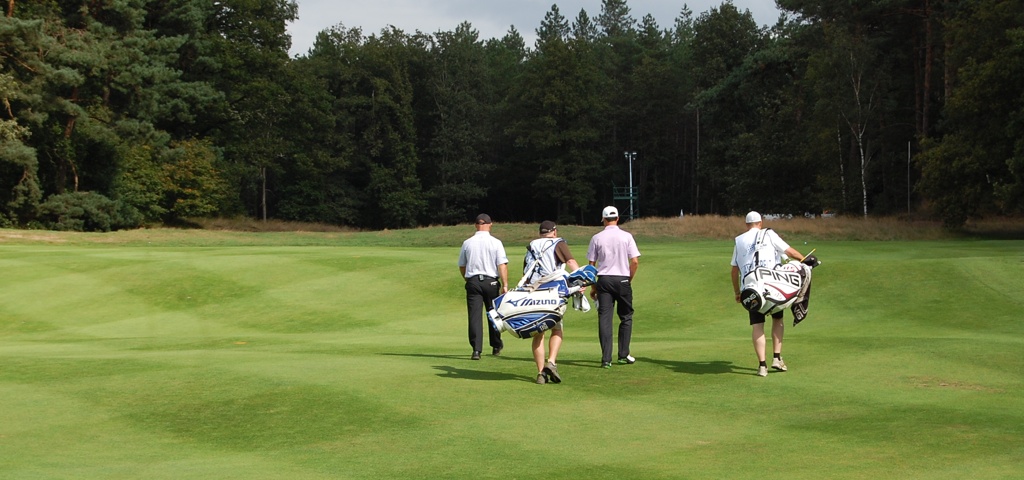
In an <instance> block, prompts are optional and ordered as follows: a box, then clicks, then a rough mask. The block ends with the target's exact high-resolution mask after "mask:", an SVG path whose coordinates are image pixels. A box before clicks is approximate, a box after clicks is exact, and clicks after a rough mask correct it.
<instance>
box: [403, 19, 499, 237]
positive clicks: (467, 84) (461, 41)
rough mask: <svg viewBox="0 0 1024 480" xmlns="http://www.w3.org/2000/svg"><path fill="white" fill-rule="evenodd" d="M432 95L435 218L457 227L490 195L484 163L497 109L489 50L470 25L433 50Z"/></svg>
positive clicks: (428, 156)
mask: <svg viewBox="0 0 1024 480" xmlns="http://www.w3.org/2000/svg"><path fill="white" fill-rule="evenodd" d="M430 51H431V53H432V54H433V58H432V59H431V63H432V64H433V65H434V67H435V70H434V71H433V72H432V74H431V75H430V78H431V82H430V84H429V92H430V96H431V99H432V100H433V108H431V109H429V110H428V112H430V117H431V122H430V124H429V126H428V128H429V129H430V130H429V132H430V134H429V139H430V142H429V143H428V144H427V146H426V148H425V151H424V153H423V155H421V157H422V158H423V160H424V161H423V162H422V163H421V167H420V168H421V171H423V174H422V177H423V179H424V186H425V188H426V191H425V195H426V197H427V199H428V200H429V202H430V211H431V212H432V214H431V218H429V220H428V221H439V222H442V223H446V224H455V223H459V222H463V221H465V220H466V219H467V218H469V217H470V216H472V211H473V210H474V209H475V208H477V207H478V202H479V201H480V200H481V199H482V198H483V197H484V196H485V195H486V194H487V185H486V184H485V183H484V182H485V181H486V179H487V176H488V173H489V172H490V170H491V165H488V164H487V163H484V161H483V158H484V156H483V153H482V152H483V150H484V149H485V146H486V143H487V140H488V135H489V132H487V131H486V130H484V127H486V120H487V118H488V117H489V114H490V113H489V110H490V109H491V108H493V107H491V106H490V105H489V104H488V103H487V102H488V95H487V90H486V88H485V85H484V84H483V83H481V82H480V79H481V78H483V77H484V68H485V66H486V65H485V58H486V51H485V49H484V45H483V43H482V42H480V40H479V33H478V32H477V31H476V30H474V29H473V28H472V26H471V25H470V24H469V23H462V24H461V25H459V26H458V28H456V29H455V31H454V32H438V33H437V34H436V35H435V40H434V45H433V47H432V48H431V50H430Z"/></svg>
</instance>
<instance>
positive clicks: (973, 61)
mask: <svg viewBox="0 0 1024 480" xmlns="http://www.w3.org/2000/svg"><path fill="white" fill-rule="evenodd" d="M777 4H778V6H779V7H780V8H782V9H783V10H784V11H785V12H786V15H785V16H783V17H782V18H780V19H779V22H778V23H777V24H776V25H774V26H773V27H770V28H769V27H759V26H758V25H757V24H756V23H755V22H754V20H753V17H752V16H751V14H750V12H748V11H740V10H739V9H737V8H736V7H735V6H734V5H733V4H732V3H731V2H725V3H723V4H722V5H720V6H718V7H716V8H712V9H710V10H708V11H706V12H702V13H700V14H699V15H695V14H694V12H691V11H690V10H689V9H688V8H687V7H685V6H684V7H683V8H682V9H681V10H680V13H679V16H678V17H677V18H676V21H675V23H674V25H672V26H671V27H670V28H669V29H662V28H661V27H660V26H659V25H658V24H657V23H656V22H655V20H654V18H653V17H651V16H650V15H644V16H637V17H634V15H633V13H632V11H631V9H630V7H629V5H628V3H627V1H626V0H602V2H600V11H599V12H598V14H597V15H596V16H592V15H590V14H589V13H588V12H587V11H586V10H580V11H579V12H573V16H572V17H571V19H570V18H567V17H565V16H563V15H562V13H561V11H560V10H559V8H558V6H557V5H552V7H551V9H550V11H549V12H548V13H547V14H546V15H545V17H544V19H543V20H542V22H541V23H540V25H539V27H538V28H537V30H536V31H537V41H536V43H535V44H533V45H530V46H527V45H526V44H525V41H524V40H523V37H522V36H521V35H520V34H519V33H518V32H517V31H516V30H515V29H514V28H512V29H510V30H509V31H508V33H507V34H506V35H505V36H504V37H502V38H494V39H481V38H480V37H479V34H478V32H477V31H476V30H475V29H474V28H473V27H472V25H470V24H469V23H463V24H460V25H456V26H454V29H453V30H451V31H439V32H436V33H434V34H424V33H421V32H415V33H413V34H407V33H405V32H403V31H401V30H398V29H395V28H388V29H386V30H383V31H381V32H378V33H376V34H373V35H369V36H366V35H364V34H363V32H362V31H361V29H359V28H345V27H344V26H343V25H340V24H339V25H338V26H337V27H334V28H331V29H328V30H325V31H323V32H320V34H319V35H318V37H317V40H316V43H315V44H314V46H313V48H312V49H310V50H309V51H308V52H307V53H306V54H305V55H302V56H298V57H295V58H289V56H288V53H287V52H288V48H289V46H290V38H289V37H288V34H287V30H286V27H287V25H288V23H289V22H291V21H293V20H294V19H295V18H296V16H297V15H298V13H299V5H298V3H297V2H295V1H293V0H224V1H217V2H209V1H204V0H167V1H161V2H156V1H150V0H123V1H107V2H94V1H86V0H42V1H32V2H26V1H20V2H15V3H14V4H10V3H8V5H7V6H6V7H7V8H6V10H5V13H6V14H7V15H5V16H3V17H0V100H2V104H0V226H25V225H33V224H36V225H38V224H41V223H40V222H39V221H40V220H42V219H43V218H44V216H45V218H46V222H49V223H51V224H53V225H58V224H60V225H64V226H62V227H61V228H94V229H100V230H102V229H104V228H120V227H119V226H117V225H134V224H138V223H140V222H156V221H180V220H182V219H184V218H188V217H194V216H214V215H236V214H245V215H249V216H253V217H257V218H268V219H269V218H277V219H285V220H301V221H310V222H329V223H336V224H346V225H353V226H358V227H368V228H399V227H411V226H416V225H421V224H429V223H446V224H451V223H458V222H463V221H467V220H469V219H471V218H472V216H473V215H474V214H475V213H476V212H477V211H487V212H489V213H491V214H493V215H495V216H496V217H497V218H499V219H501V220H502V221H515V220H520V221H536V220H539V219H542V218H550V219H554V220H557V221H559V222H578V223H593V222H596V219H594V214H593V212H594V211H595V210H596V209H597V208H599V207H600V206H603V205H605V204H609V203H613V202H614V201H616V200H615V199H614V198H613V193H612V191H613V190H612V189H613V187H615V186H618V187H624V186H626V184H627V182H628V179H629V177H630V176H632V177H633V182H634V184H635V185H636V186H637V187H639V192H640V197H639V206H640V214H641V215H675V214H676V213H677V212H678V211H680V210H683V211H686V212H688V213H721V214H728V213H737V212H743V211H745V210H747V209H750V208H756V209H758V210H763V211H766V212H779V213H801V212H803V211H811V212H816V211H821V210H833V211H838V212H841V213H847V214H857V215H869V214H892V213H902V212H906V211H913V210H914V209H915V208H917V209H918V211H920V212H924V213H929V212H933V213H934V214H935V215H936V216H938V217H940V218H942V219H944V221H945V222H946V223H947V224H948V225H949V226H951V227H956V226H958V225H961V224H962V223H963V222H964V221H966V220H967V219H969V218H971V217H974V216H979V215H988V214H1015V213H1021V210H1022V202H1024V153H1022V152H1024V140H1021V139H1022V138H1024V131H1022V130H1024V128H1022V125H1024V120H1022V118H1024V113H1022V111H1024V100H1022V97H1021V95H1020V91H1021V90H1020V87H1019V79H1020V78H1021V77H1022V75H1024V65H1022V60H1021V59H1022V58H1024V52H1022V50H1021V44H1022V37H1024V32H1022V27H1021V25H1024V18H1022V15H1024V14H1022V13H1021V12H1024V5H1022V1H1021V0H981V1H971V2H968V1H964V0H943V1H941V2H940V1H936V0H857V1H854V2H830V1H825V0H779V1H778V2H777ZM12 5H13V7H12ZM637 18H640V20H639V21H637ZM626 151H630V152H636V153H637V155H636V157H635V159H634V162H633V169H632V171H630V170H629V168H628V167H629V163H628V162H627V161H626V160H625V159H624V158H623V152H626ZM911 156H914V157H916V161H915V160H911V159H910V158H908V157H911ZM63 194H70V195H63ZM92 194H95V195H92ZM62 195H63V196H62ZM620 201H621V200H620ZM108 203H110V204H113V205H115V207H116V208H115V209H116V212H117V215H119V217H118V219H115V220H111V221H109V222H105V221H95V222H93V223H89V225H88V226H87V225H86V224H87V223H88V222H87V221H86V220H84V219H85V218H86V217H89V218H94V217H95V218H99V217H102V214H101V212H105V211H107V210H104V209H106V208H108V207H107V204H108ZM42 205H47V207H46V208H45V209H41V206H42ZM100 205H103V207H102V208H100ZM85 206H90V207H89V208H85ZM93 206H95V208H93ZM619 207H620V208H625V207H626V205H624V204H623V205H619ZM922 207H923V208H922ZM72 209H74V211H75V212H79V213H75V214H73V215H68V214H66V213H67V212H70V211H71V210H72ZM59 218H66V219H69V220H67V221H63V220H59ZM111 218H114V217H111ZM73 219H81V222H78V220H73Z"/></svg>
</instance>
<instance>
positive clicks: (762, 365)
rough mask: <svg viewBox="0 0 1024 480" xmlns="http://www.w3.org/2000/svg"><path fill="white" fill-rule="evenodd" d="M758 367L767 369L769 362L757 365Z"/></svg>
mask: <svg viewBox="0 0 1024 480" xmlns="http://www.w3.org/2000/svg"><path fill="white" fill-rule="evenodd" d="M757 366H759V367H767V366H768V363H767V362H760V363H758V364H757Z"/></svg>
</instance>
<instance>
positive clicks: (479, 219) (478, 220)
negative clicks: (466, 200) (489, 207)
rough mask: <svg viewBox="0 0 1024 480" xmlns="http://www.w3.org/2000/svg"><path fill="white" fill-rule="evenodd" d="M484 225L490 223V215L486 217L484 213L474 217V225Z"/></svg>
mask: <svg viewBox="0 0 1024 480" xmlns="http://www.w3.org/2000/svg"><path fill="white" fill-rule="evenodd" d="M486 223H491V216H490V215H488V214H486V213H481V214H480V215H477V216H476V224H477V225H483V224H486Z"/></svg>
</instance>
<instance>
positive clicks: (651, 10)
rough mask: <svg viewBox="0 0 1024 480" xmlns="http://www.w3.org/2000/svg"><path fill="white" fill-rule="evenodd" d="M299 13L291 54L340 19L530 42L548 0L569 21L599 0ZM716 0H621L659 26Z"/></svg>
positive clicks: (392, 1)
mask: <svg viewBox="0 0 1024 480" xmlns="http://www.w3.org/2000/svg"><path fill="white" fill-rule="evenodd" d="M297 1H298V4H299V19H298V21H296V22H293V23H292V24H291V25H289V27H288V32H289V34H291V36H292V49H291V53H292V55H296V54H305V53H306V52H307V51H308V50H309V49H310V48H312V46H313V42H314V40H315V39H316V34H317V33H319V32H320V31H322V30H325V29H328V28H330V27H333V26H336V25H338V24H343V25H345V26H346V27H348V28H354V27H359V28H361V29H362V30H363V33H364V34H366V35H369V34H373V33H378V32H380V31H381V30H382V29H384V28H387V27H388V25H394V26H395V27H398V28H399V29H401V30H404V31H405V32H408V33H412V32H415V31H417V30H419V31H422V32H424V33H435V32H438V31H452V30H455V27H457V26H458V25H459V24H460V23H462V22H463V21H468V22H470V23H471V24H472V25H473V28H475V29H476V30H477V31H479V32H480V37H481V38H482V39H487V38H495V37H502V36H504V35H505V33H506V32H508V30H509V27H510V26H512V25H515V28H516V29H517V30H518V31H519V33H520V34H521V35H522V36H523V37H524V38H525V39H526V44H527V45H528V46H533V40H534V38H535V34H534V31H535V30H536V29H537V27H539V26H540V23H541V21H542V20H543V19H544V15H545V14H547V12H548V11H549V10H550V9H551V5H552V4H556V5H558V10H559V11H560V12H561V14H562V16H564V17H566V18H567V19H568V20H569V21H570V22H571V21H572V20H573V19H575V18H576V16H577V15H578V14H579V12H580V10H581V9H585V10H586V11H587V15H589V16H590V17H591V18H595V17H597V16H598V15H599V14H600V13H601V0H561V1H559V0H341V1H339V0H297ZM722 3H723V2H722V1H718V0H697V1H693V0H690V1H680V2H679V3H672V2H666V1H664V0H632V1H630V0H627V2H626V5H628V6H629V9H630V13H631V15H632V16H633V18H635V19H636V20H637V21H639V20H640V19H641V18H643V17H644V15H646V14H651V15H652V16H653V17H654V19H655V20H656V21H657V22H658V25H659V26H660V27H661V28H663V29H664V28H669V27H671V26H672V25H673V24H674V23H675V19H676V17H677V16H678V15H679V12H680V11H682V8H683V5H684V4H686V5H689V8H690V10H691V11H693V14H694V17H696V16H699V15H700V14H701V13H703V12H705V11H707V10H710V9H711V8H715V7H718V6H720V5H721V4H722ZM732 3H733V5H735V6H736V7H737V8H738V9H740V10H741V11H742V10H750V13H751V14H752V15H753V16H754V20H755V21H757V23H759V24H761V25H765V24H769V25H770V24H774V23H775V21H776V20H777V19H778V17H779V10H778V9H777V8H776V7H775V2H774V0H734V1H733V2H732Z"/></svg>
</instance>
